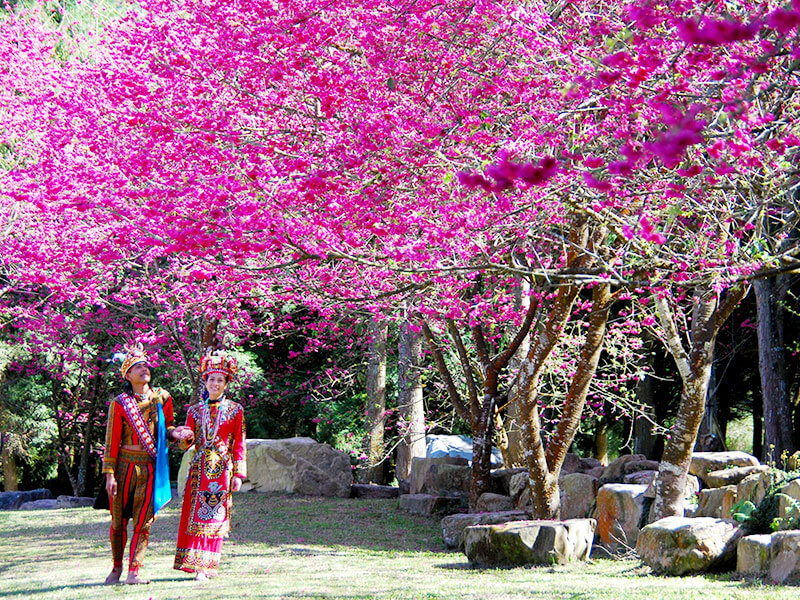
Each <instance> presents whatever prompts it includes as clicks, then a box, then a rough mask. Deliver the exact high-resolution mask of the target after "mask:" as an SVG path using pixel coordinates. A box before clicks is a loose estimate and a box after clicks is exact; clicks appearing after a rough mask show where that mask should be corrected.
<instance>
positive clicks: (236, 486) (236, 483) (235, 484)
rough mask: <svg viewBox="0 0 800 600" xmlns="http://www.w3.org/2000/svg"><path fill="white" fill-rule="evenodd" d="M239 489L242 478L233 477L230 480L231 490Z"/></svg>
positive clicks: (236, 490)
mask: <svg viewBox="0 0 800 600" xmlns="http://www.w3.org/2000/svg"><path fill="white" fill-rule="evenodd" d="M240 489H242V478H241V477H234V478H233V481H231V491H232V492H238V491H239V490H240Z"/></svg>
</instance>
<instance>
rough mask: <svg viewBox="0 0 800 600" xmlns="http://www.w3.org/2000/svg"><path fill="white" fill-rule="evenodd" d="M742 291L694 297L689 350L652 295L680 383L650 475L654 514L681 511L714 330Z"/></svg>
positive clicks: (740, 288) (708, 375) (666, 310)
mask: <svg viewBox="0 0 800 600" xmlns="http://www.w3.org/2000/svg"><path fill="white" fill-rule="evenodd" d="M746 293H747V288H746V287H744V286H736V287H734V288H731V289H730V290H729V291H728V293H727V297H726V298H725V300H724V302H720V301H719V297H718V295H717V294H716V293H715V292H713V291H711V290H704V291H702V293H698V294H697V295H696V296H695V298H694V302H695V303H694V309H693V311H692V317H691V329H690V332H689V342H690V350H689V352H687V351H686V350H685V349H684V348H683V343H682V341H681V337H680V334H679V333H678V329H677V326H676V324H675V317H674V316H673V315H672V312H671V310H670V309H669V306H668V305H667V301H666V299H665V298H664V297H659V296H657V297H655V303H656V307H657V309H658V315H659V319H660V320H661V323H662V326H663V327H664V330H665V332H666V340H665V342H666V344H667V347H668V348H669V351H670V353H671V354H672V356H673V358H674V359H675V363H676V365H677V367H678V371H679V372H680V375H681V380H682V382H683V390H682V392H681V402H680V406H679V408H678V414H677V417H676V421H675V424H674V425H673V426H672V428H671V430H670V435H669V439H668V440H667V443H666V446H665V447H664V454H663V456H662V458H661V463H660V464H659V467H658V475H657V476H656V479H655V493H656V497H655V502H654V504H653V513H654V518H655V519H661V518H664V517H670V516H683V509H684V492H685V489H686V477H687V474H688V472H689V463H690V462H691V459H692V450H693V448H694V445H695V442H696V440H697V432H698V430H699V429H700V424H701V422H702V420H703V413H704V412H705V404H706V394H707V393H708V383H709V381H710V379H711V366H712V364H713V361H714V344H715V342H716V336H717V332H718V331H719V328H720V327H721V326H722V324H723V323H724V322H725V320H726V319H727V318H728V316H730V313H731V312H732V311H733V309H734V307H735V306H736V305H737V304H738V303H739V302H740V301H741V299H742V298H744V296H745V294H746Z"/></svg>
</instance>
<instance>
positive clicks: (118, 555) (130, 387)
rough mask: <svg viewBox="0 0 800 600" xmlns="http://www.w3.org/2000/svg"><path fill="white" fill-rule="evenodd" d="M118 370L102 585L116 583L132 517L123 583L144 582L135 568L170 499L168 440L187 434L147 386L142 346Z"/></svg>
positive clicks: (111, 413) (109, 440)
mask: <svg viewBox="0 0 800 600" xmlns="http://www.w3.org/2000/svg"><path fill="white" fill-rule="evenodd" d="M120 370H121V372H122V377H123V379H125V380H126V382H127V383H126V390H125V391H124V392H123V393H121V394H120V395H119V396H117V397H116V398H114V400H113V401H112V402H111V404H110V406H109V408H108V422H107V425H106V441H105V451H104V453H103V474H105V476H106V492H107V493H108V499H109V503H110V509H111V533H110V537H111V556H112V558H113V560H114V567H113V569H112V570H111V573H110V574H109V575H108V577H107V578H106V584H114V583H119V579H120V576H121V575H122V558H123V554H124V551H125V538H126V536H127V526H128V521H129V520H131V519H132V520H133V534H132V536H131V546H130V554H129V560H128V577H127V579H126V580H125V583H128V584H138V583H149V582H148V581H146V580H143V579H140V578H139V569H140V568H141V566H142V561H143V560H144V555H145V552H146V551H147V542H148V538H149V535H150V526H151V525H152V523H153V521H154V520H155V515H156V514H157V513H158V510H159V509H160V508H162V507H163V506H164V505H165V504H166V503H167V502H169V500H170V499H171V490H170V485H169V465H168V463H167V439H170V440H172V441H177V440H180V439H184V438H186V439H188V438H190V437H191V431H188V430H186V429H185V428H176V427H174V425H173V421H174V417H173V410H172V398H171V397H170V395H169V393H168V392H167V391H166V390H164V389H162V388H158V387H157V388H152V387H150V367H149V366H148V364H147V356H146V354H145V353H144V349H143V348H142V346H141V344H137V345H133V346H128V347H126V353H125V356H124V359H123V361H122V367H121V369H120Z"/></svg>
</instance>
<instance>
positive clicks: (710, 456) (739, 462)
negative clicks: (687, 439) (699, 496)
mask: <svg viewBox="0 0 800 600" xmlns="http://www.w3.org/2000/svg"><path fill="white" fill-rule="evenodd" d="M759 464H760V463H759V462H758V459H757V458H756V457H755V456H753V455H752V454H748V453H747V452H740V451H738V450H735V451H731V452H695V453H693V454H692V462H691V463H689V473H691V474H692V475H697V476H698V477H699V478H700V479H702V480H703V481H705V477H706V474H707V473H711V472H712V471H720V470H722V469H729V468H732V467H757V466H758V465H759ZM706 485H708V484H706Z"/></svg>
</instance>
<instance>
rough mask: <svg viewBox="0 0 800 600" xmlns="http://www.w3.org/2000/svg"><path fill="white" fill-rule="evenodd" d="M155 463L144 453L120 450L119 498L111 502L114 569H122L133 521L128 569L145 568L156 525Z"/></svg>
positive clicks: (117, 473)
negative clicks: (154, 510)
mask: <svg viewBox="0 0 800 600" xmlns="http://www.w3.org/2000/svg"><path fill="white" fill-rule="evenodd" d="M154 473H155V461H154V460H153V459H152V458H150V455H149V454H147V452H145V451H144V450H124V449H120V451H119V456H118V458H117V468H116V470H115V472H114V477H116V479H117V495H116V496H114V497H113V498H110V499H109V500H110V502H111V534H110V537H111V557H112V558H113V559H114V567H115V568H117V567H121V566H122V556H123V554H124V552H125V538H126V535H127V528H128V520H129V519H131V518H132V519H133V535H132V536H131V550H130V556H129V563H128V569H129V570H130V571H138V570H139V567H141V566H142V561H143V560H144V555H145V552H147V541H148V539H149V537H150V526H151V525H152V524H153V520H154V519H153V483H154V479H155V477H154Z"/></svg>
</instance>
